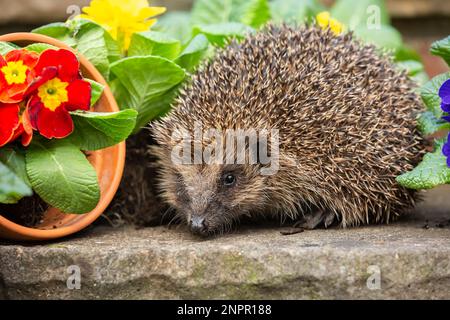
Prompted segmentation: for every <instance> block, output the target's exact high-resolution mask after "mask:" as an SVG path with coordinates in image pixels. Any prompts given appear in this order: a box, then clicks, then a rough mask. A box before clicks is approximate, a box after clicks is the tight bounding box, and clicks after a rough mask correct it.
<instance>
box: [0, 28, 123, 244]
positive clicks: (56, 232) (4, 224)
mask: <svg viewBox="0 0 450 320" xmlns="http://www.w3.org/2000/svg"><path fill="white" fill-rule="evenodd" d="M0 41H5V42H12V43H20V42H33V43H37V42H39V43H47V44H50V45H53V46H55V47H58V48H63V49H67V50H70V51H72V52H75V53H76V54H77V56H78V59H79V61H80V65H81V66H82V67H83V68H85V69H86V70H88V71H89V73H90V74H91V75H92V77H90V78H92V80H95V81H97V82H99V83H101V84H103V85H105V89H104V92H103V95H104V97H105V100H106V101H107V102H108V104H109V105H110V106H111V109H112V110H111V111H112V112H115V111H119V110H120V109H119V107H118V105H117V102H116V100H115V99H114V96H113V94H112V92H111V89H110V88H109V86H108V84H107V82H106V81H105V79H104V78H103V76H102V75H101V74H100V72H99V71H98V70H97V69H96V68H95V67H94V65H93V64H92V63H91V62H90V61H89V60H88V59H87V58H86V57H84V56H83V55H81V54H80V53H78V52H76V50H74V49H72V48H71V47H69V46H67V45H66V44H65V43H63V42H61V41H59V40H56V39H53V38H51V37H48V36H45V35H40V34H35V33H28V32H17V33H9V34H5V35H1V36H0ZM113 148H118V161H117V166H116V168H115V171H114V173H113V175H112V178H111V179H110V180H111V181H110V183H109V187H108V188H107V190H106V192H104V193H103V194H102V196H101V200H100V202H99V203H98V205H97V207H96V208H95V209H94V210H93V211H91V212H89V213H86V214H84V215H83V219H80V220H78V221H75V222H74V223H71V224H70V225H67V226H62V227H58V228H56V229H48V230H43V229H34V228H30V227H25V226H22V225H19V224H17V223H15V222H12V221H10V220H8V219H6V218H5V217H3V216H1V215H0V227H1V228H0V237H5V238H9V239H16V240H51V239H57V238H61V237H65V236H68V235H70V234H73V233H76V232H78V231H80V230H82V229H84V228H86V227H87V226H89V225H90V224H91V223H92V222H94V221H95V220H96V219H97V218H98V217H99V216H100V215H101V214H102V213H103V212H104V210H105V209H106V208H107V207H108V205H109V204H110V203H111V201H112V199H113V198H114V196H115V194H116V192H117V189H118V188H119V185H120V182H121V180H122V175H123V171H124V168H125V155H126V146H125V142H121V143H120V144H117V145H116V146H114V147H113ZM103 150H105V149H103ZM2 229H3V230H2Z"/></svg>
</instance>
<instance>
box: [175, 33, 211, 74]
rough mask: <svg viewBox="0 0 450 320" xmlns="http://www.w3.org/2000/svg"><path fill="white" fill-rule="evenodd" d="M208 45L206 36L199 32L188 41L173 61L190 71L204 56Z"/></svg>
mask: <svg viewBox="0 0 450 320" xmlns="http://www.w3.org/2000/svg"><path fill="white" fill-rule="evenodd" d="M208 47H209V41H208V39H207V38H206V36H205V35H203V34H199V35H197V36H195V37H194V38H193V39H192V41H191V42H189V44H188V45H187V46H186V48H184V50H183V52H182V53H181V54H180V56H179V57H178V58H177V59H176V60H175V62H176V63H177V64H178V65H179V66H181V67H183V68H184V69H186V70H187V71H189V72H192V71H194V70H195V68H196V67H197V66H198V65H199V64H200V62H201V61H202V59H203V58H204V57H205V55H206V52H207V50H208Z"/></svg>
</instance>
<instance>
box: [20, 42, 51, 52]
mask: <svg viewBox="0 0 450 320" xmlns="http://www.w3.org/2000/svg"><path fill="white" fill-rule="evenodd" d="M24 49H26V50H28V51H32V52H36V53H42V52H43V51H45V50H48V49H53V50H58V48H57V47H55V46H52V45H51V44H47V43H32V44H30V45H28V46H26V47H25V48H24Z"/></svg>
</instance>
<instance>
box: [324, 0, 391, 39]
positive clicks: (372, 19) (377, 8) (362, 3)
mask: <svg viewBox="0 0 450 320" xmlns="http://www.w3.org/2000/svg"><path fill="white" fill-rule="evenodd" d="M331 16H332V17H333V18H335V19H337V20H338V21H339V22H341V23H343V24H344V25H346V26H347V28H349V29H350V30H355V29H356V28H357V27H363V28H367V29H370V30H373V29H372V28H369V26H368V24H370V25H377V24H378V22H379V25H388V24H389V13H388V11H387V9H386V4H385V1H384V0H358V1H355V0H337V1H336V3H335V5H334V6H333V8H332V9H331ZM380 35H382V34H380ZM374 37H375V36H374ZM374 37H372V38H374Z"/></svg>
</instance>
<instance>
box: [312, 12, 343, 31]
mask: <svg viewBox="0 0 450 320" xmlns="http://www.w3.org/2000/svg"><path fill="white" fill-rule="evenodd" d="M316 21H317V24H318V25H319V26H320V27H321V28H322V29H323V30H326V29H328V28H330V29H331V31H332V32H333V33H334V34H335V35H340V34H341V33H342V32H343V31H344V25H343V24H342V23H340V22H339V21H337V20H336V19H334V18H332V17H331V15H330V13H329V12H328V11H323V12H321V13H319V14H318V15H317V16H316Z"/></svg>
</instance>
